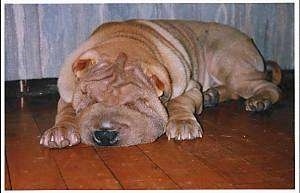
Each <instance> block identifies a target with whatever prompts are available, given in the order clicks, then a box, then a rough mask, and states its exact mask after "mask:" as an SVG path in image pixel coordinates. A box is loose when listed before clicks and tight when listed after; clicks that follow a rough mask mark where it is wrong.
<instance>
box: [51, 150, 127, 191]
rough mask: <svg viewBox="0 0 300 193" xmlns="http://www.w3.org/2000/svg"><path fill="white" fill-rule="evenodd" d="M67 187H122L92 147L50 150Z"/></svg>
mask: <svg viewBox="0 0 300 193" xmlns="http://www.w3.org/2000/svg"><path fill="white" fill-rule="evenodd" d="M51 154H52V155H53V157H54V159H55V160H56V163H57V165H58V167H59V168H60V171H61V174H62V176H63V178H64V181H65V183H66V185H67V187H68V189H122V187H121V185H120V184H119V182H118V181H117V180H116V179H115V178H114V176H113V175H112V174H111V173H110V171H109V170H108V168H107V167H106V166H105V164H104V163H103V161H102V160H101V159H100V158H99V156H98V155H97V153H96V151H95V150H94V149H93V148H92V147H89V148H66V149H60V150H57V149H55V150H51Z"/></svg>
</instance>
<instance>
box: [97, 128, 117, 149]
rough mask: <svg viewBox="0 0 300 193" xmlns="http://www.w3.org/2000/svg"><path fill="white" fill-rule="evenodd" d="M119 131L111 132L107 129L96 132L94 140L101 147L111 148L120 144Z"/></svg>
mask: <svg viewBox="0 0 300 193" xmlns="http://www.w3.org/2000/svg"><path fill="white" fill-rule="evenodd" d="M118 134H119V133H118V132H117V131H111V130H107V129H103V130H97V131H94V135H93V140H94V142H95V143H96V144H97V145H99V146H110V145H114V144H116V143H117V142H118V140H119V137H118Z"/></svg>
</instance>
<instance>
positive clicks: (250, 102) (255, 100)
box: [245, 95, 272, 112]
mask: <svg viewBox="0 0 300 193" xmlns="http://www.w3.org/2000/svg"><path fill="white" fill-rule="evenodd" d="M271 105H272V102H271V100H270V99H266V98H264V97H262V96H259V95H258V96H253V97H250V98H249V99H247V100H246V101H245V107H246V111H256V112H259V111H264V110H266V109H268V108H270V107H271Z"/></svg>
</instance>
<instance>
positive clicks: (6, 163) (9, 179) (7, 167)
mask: <svg viewBox="0 0 300 193" xmlns="http://www.w3.org/2000/svg"><path fill="white" fill-rule="evenodd" d="M5 165H6V167H5V169H6V170H7V173H8V182H9V184H10V190H13V186H12V183H11V178H10V172H9V164H8V161H7V156H6V151H5ZM4 181H6V179H4ZM4 183H5V182H4Z"/></svg>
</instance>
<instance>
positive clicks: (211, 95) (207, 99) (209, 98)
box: [203, 88, 220, 107]
mask: <svg viewBox="0 0 300 193" xmlns="http://www.w3.org/2000/svg"><path fill="white" fill-rule="evenodd" d="M203 99H204V101H203V105H204V107H214V106H216V105H217V104H218V103H219V99H220V95H219V92H218V90H217V89H215V88H210V89H208V90H207V91H205V92H204V93H203Z"/></svg>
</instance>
